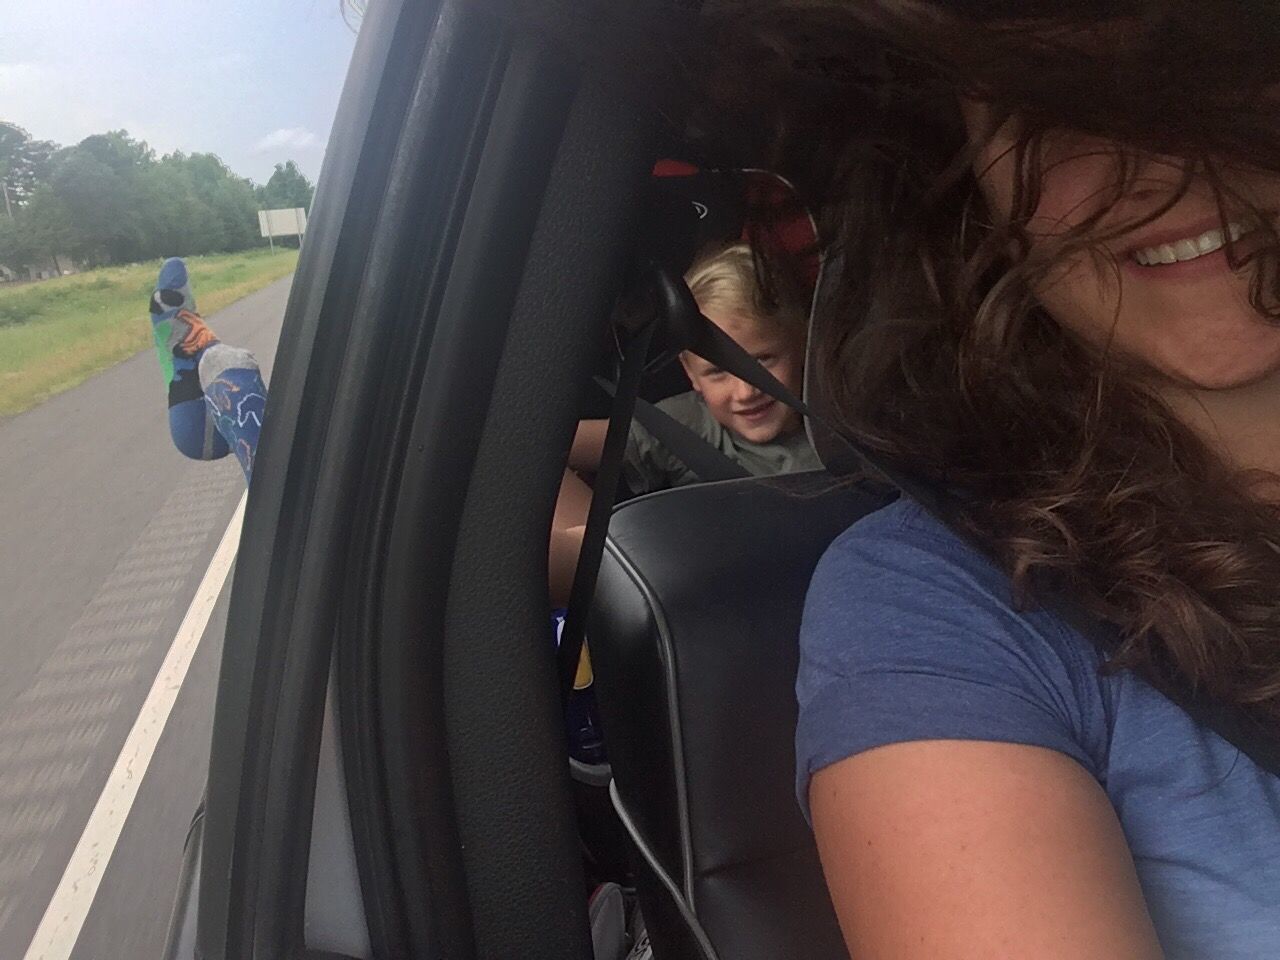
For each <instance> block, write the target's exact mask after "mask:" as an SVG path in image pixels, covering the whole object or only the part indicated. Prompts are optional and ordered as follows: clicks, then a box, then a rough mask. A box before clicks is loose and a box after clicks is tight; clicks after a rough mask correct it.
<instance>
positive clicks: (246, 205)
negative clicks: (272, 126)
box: [0, 121, 315, 272]
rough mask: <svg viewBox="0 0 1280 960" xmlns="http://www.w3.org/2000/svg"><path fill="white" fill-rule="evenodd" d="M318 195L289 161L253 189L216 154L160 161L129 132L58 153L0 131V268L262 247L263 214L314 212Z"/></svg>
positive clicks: (2, 127)
mask: <svg viewBox="0 0 1280 960" xmlns="http://www.w3.org/2000/svg"><path fill="white" fill-rule="evenodd" d="M314 193H315V188H314V187H313V186H312V184H311V182H310V181H308V180H307V178H306V177H305V176H304V175H303V174H302V171H300V170H299V169H298V165H297V164H296V163H294V161H292V160H289V161H288V162H286V163H281V164H276V168H275V172H274V173H273V174H272V175H271V178H270V179H269V180H268V181H267V182H266V184H265V185H256V184H254V183H253V182H252V181H250V180H247V179H245V178H244V177H238V176H236V175H235V174H234V173H232V172H231V171H230V170H229V169H227V166H226V164H224V163H223V162H222V161H221V160H220V159H219V158H218V157H217V156H216V155H214V154H212V153H182V152H174V153H170V154H166V155H164V156H157V155H156V152H155V151H154V150H152V149H151V148H150V147H149V146H147V144H146V143H144V142H142V141H139V140H135V139H133V138H132V137H130V136H129V134H128V133H127V132H126V131H124V130H113V131H110V132H108V133H101V134H95V135H94V136H91V137H88V138H86V139H84V140H82V141H81V142H80V143H78V144H76V145H75V146H72V147H60V146H58V145H56V144H54V143H51V142H50V141H48V140H37V139H35V138H33V137H32V136H31V135H30V134H29V133H28V132H27V131H26V130H24V129H22V128H21V127H19V126H17V125H16V124H11V123H6V122H3V121H0V265H2V266H5V267H8V268H9V269H10V270H12V271H17V272H21V271H22V270H24V269H25V268H28V267H32V266H35V265H38V264H51V265H52V266H53V267H54V269H55V270H57V271H59V272H61V271H62V270H65V269H69V268H70V267H71V266H72V265H76V266H84V267H94V266H103V265H107V264H115V263H132V262H136V261H139V260H147V259H153V258H156V257H165V256H192V255H197V254H204V253H221V252H230V251H235V250H243V249H246V248H248V247H253V246H265V245H266V243H267V241H266V240H264V239H262V238H261V237H260V236H259V230H258V216H257V211H258V210H260V209H271V208H277V207H304V208H307V209H308V210H309V209H310V207H311V199H312V196H313V194H314ZM67 260H70V261H71V262H70V263H68V262H66V261H67Z"/></svg>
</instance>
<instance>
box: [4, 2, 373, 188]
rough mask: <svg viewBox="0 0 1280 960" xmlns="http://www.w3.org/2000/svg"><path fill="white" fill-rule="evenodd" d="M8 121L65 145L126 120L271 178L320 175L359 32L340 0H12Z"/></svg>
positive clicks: (152, 139) (159, 140)
mask: <svg viewBox="0 0 1280 960" xmlns="http://www.w3.org/2000/svg"><path fill="white" fill-rule="evenodd" d="M3 6H4V8H5V9H4V15H3V17H0V24H2V26H0V120H7V121H10V122H13V123H17V124H18V125H20V126H22V127H25V128H26V129H27V130H28V131H30V133H31V135H32V136H33V137H36V138H38V139H41V140H53V141H55V142H57V143H60V144H63V145H70V144H73V143H77V142H79V141H80V140H82V139H84V138H85V137H87V136H89V135H90V134H93V133H102V132H104V131H106V130H116V129H120V128H124V129H126V130H128V131H129V133H130V134H132V135H133V136H134V137H137V138H138V139H142V140H146V141H147V142H148V143H150V144H151V146H152V147H154V148H156V150H157V151H158V152H160V153H168V152H169V151H171V150H175V149H176V150H183V151H186V152H188V153H194V152H202V153H216V154H218V155H219V156H220V157H222V159H223V160H224V161H225V162H226V163H227V165H228V166H229V167H230V168H231V169H232V170H234V171H235V172H236V173H238V174H240V175H241V176H246V177H250V178H251V179H253V180H255V181H257V182H258V183H264V182H265V181H266V179H267V177H269V176H270V175H271V171H272V169H273V167H274V165H275V164H276V163H280V162H282V161H284V160H288V159H292V160H297V161H298V164H299V166H300V167H301V168H302V171H303V172H304V173H305V174H306V175H307V176H308V177H310V178H311V179H312V180H313V181H314V180H315V179H316V176H317V175H318V174H319V173H320V161H321V159H322V157H323V155H324V146H325V143H326V142H327V140H328V138H329V128H330V125H331V123H332V122H333V114H334V111H335V110H336V109H337V106H338V97H339V95H340V93H341V92H342V83H343V80H344V79H345V77H346V70H347V63H348V61H349V60H350V57H351V51H352V49H353V47H354V45H355V35H354V34H353V33H352V31H351V29H350V28H349V27H348V26H347V25H346V23H344V21H343V19H342V16H341V13H340V10H339V0H167V2H163V3H162V2H160V0H8V2H5V3H4V4H3Z"/></svg>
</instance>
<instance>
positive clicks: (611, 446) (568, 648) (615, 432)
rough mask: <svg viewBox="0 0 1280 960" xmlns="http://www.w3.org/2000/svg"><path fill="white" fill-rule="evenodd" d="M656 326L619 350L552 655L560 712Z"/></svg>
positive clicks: (573, 670)
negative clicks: (579, 544) (615, 381)
mask: <svg viewBox="0 0 1280 960" xmlns="http://www.w3.org/2000/svg"><path fill="white" fill-rule="evenodd" d="M655 325H656V323H655V322H650V323H648V324H646V325H645V326H643V327H641V328H640V329H639V330H638V331H637V332H635V333H633V334H631V335H630V336H629V337H628V338H627V341H626V343H625V345H624V349H623V354H622V366H621V369H620V371H619V375H618V386H617V389H616V390H615V391H614V393H613V404H612V406H611V407H610V410H609V425H608V427H607V428H606V429H605V435H604V447H603V448H602V450H601V452H600V467H599V469H598V470H597V471H596V478H595V482H594V483H593V484H592V494H591V506H590V507H589V508H588V510H587V526H586V530H585V531H584V532H583V535H582V549H581V551H580V552H579V553H578V567H577V569H576V570H575V571H574V574H573V586H572V587H571V588H570V590H569V606H568V607H567V608H566V610H565V616H564V629H563V630H562V631H561V633H560V649H559V651H558V653H557V659H556V663H557V669H558V672H559V676H560V692H561V696H562V699H563V702H564V704H565V706H566V707H567V706H568V702H569V694H570V693H571V692H572V691H573V680H574V677H575V676H576V675H577V672H578V659H579V657H581V655H582V643H583V637H584V635H585V632H586V618H587V612H588V610H589V608H590V606H591V598H592V596H593V595H594V594H595V592H596V578H597V577H598V576H599V574H600V562H601V560H602V559H603V558H604V544H605V538H606V536H607V535H608V533H609V516H610V514H612V513H613V502H614V499H615V498H616V497H617V493H618V481H619V480H620V479H621V478H622V464H623V461H624V460H625V459H626V455H627V437H628V434H629V432H630V430H631V416H632V413H633V412H634V410H635V402H636V398H637V397H638V396H639V393H640V379H641V377H642V376H643V374H644V364H645V359H646V356H647V354H648V353H649V344H650V343H651V342H652V341H653V331H654V327H655Z"/></svg>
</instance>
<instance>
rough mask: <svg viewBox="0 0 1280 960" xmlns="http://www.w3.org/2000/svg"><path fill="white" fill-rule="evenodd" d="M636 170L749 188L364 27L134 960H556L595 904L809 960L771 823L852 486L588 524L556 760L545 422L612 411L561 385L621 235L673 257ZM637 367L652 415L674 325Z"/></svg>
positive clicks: (808, 898) (573, 95)
mask: <svg viewBox="0 0 1280 960" xmlns="http://www.w3.org/2000/svg"><path fill="white" fill-rule="evenodd" d="M653 9H654V10H655V15H658V14H659V13H660V7H659V6H657V5H655V6H654V8H653ZM672 157H679V158H681V159H682V160H690V161H693V162H694V163H697V164H698V165H699V166H701V167H703V168H711V167H718V168H719V169H746V168H751V167H754V166H755V164H754V163H753V160H754V158H751V157H739V158H720V157H714V158H713V157H705V156H702V155H700V153H699V148H698V147H697V145H696V144H693V143H690V142H685V141H684V140H682V138H681V137H679V136H677V135H673V132H672V131H670V130H666V129H664V128H663V126H662V124H661V123H659V122H658V120H657V119H656V118H655V117H654V116H652V115H651V114H650V113H649V112H647V111H646V110H644V109H641V108H639V107H637V106H636V104H635V103H633V102H632V101H631V100H629V99H628V98H627V97H625V96H624V95H622V94H621V93H620V92H618V91H617V90H615V89H613V88H612V87H611V86H610V85H609V84H608V83H607V82H603V81H601V80H599V79H598V78H594V77H593V76H591V74H590V72H589V71H587V70H584V68H583V67H582V66H581V64H580V63H579V62H578V61H577V60H576V59H575V58H574V57H573V56H571V55H570V53H568V52H567V51H566V50H565V49H564V48H563V47H562V46H560V45H557V44H556V43H553V42H550V41H548V40H546V39H545V38H543V37H541V36H539V35H538V34H537V33H536V32H527V31H522V30H520V29H517V28H513V27H512V26H511V25H510V24H507V23H505V22H503V21H502V20H500V19H499V18H496V17H494V16H493V15H492V14H490V13H487V12H486V11H485V10H483V9H477V8H476V7H475V6H473V5H468V4H465V3H450V2H445V3H441V2H438V0H428V2H411V0H386V2H380V3H378V4H374V5H370V10H369V14H368V17H367V19H366V22H365V23H364V25H363V28H362V31H361V35H360V39H359V43H358V46H357V50H356V54H355V58H354V60H353V65H352V68H351V73H350V77H349V80H348V83H347V86H346V89H345V91H344V94H343V100H342V104H341V106H340V108H339V113H338V120H337V122H336V123H335V128H334V134H333V139H332V141H331V143H330V146H329V150H328V154H327V156H326V160H325V167H324V171H323V174H322V176H321V181H320V190H319V195H318V198H317V201H316V204H315V208H314V211H313V213H312V220H311V225H310V229H309V233H308V239H307V247H306V248H305V249H304V251H303V254H302V258H301V261H300V265H299V269H298V272H297V274H296V277H295V280H294V286H293V291H292V294H291V298H290V303H289V308H288V311H287V314H286V319H285V325H284V331H283V333H282V337H281V345H280V350H279V354H278V360H277V366H276V371H275V375H274V379H273V382H272V385H271V389H272V396H271V412H270V415H269V417H268V418H267V424H266V425H265V429H264V435H263V441H262V446H261V449H260V451H259V457H258V461H257V466H256V467H255V477H254V484H253V487H252V489H251V491H250V495H249V499H248V507H247V512H246V520H245V534H244V540H243V542H242V547H241V551H240V555H239V560H238V561H237V567H236V571H235V575H234V585H233V589H232V595H231V604H230V612H229V615H228V623H227V633H226V639H225V645H224V652H223V660H222V665H221V674H220V682H219V694H218V702H217V707H216V715H215V722H214V733H213V744H212V755H211V761H210V769H209V780H208V786H207V790H206V799H205V804H204V806H203V807H202V809H201V811H200V812H198V814H197V816H196V819H195V821H194V823H193V828H192V832H191V836H190V837H189V839H188V845H187V849H186V860H185V865H184V879H183V883H182V885H181V887H180V889H179V890H178V891H177V902H176V905H175V909H174V915H173V922H172V925H171V931H170V939H169V948H168V952H167V954H166V956H168V957H172V958H181V960H188V958H194V957H200V958H202V960H230V958H244V960H248V958H262V957H281V958H285V957H288V958H297V960H307V958H316V960H321V958H328V960H352V958H359V960H364V958H370V960H371V958H400V957H450V958H473V957H474V958H490V957H492V958H500V957H521V958H530V960H537V958H547V960H552V958H555V960H563V958H568V957H578V958H583V960H587V958H590V957H592V955H593V953H592V943H591V933H590V928H589V923H588V895H589V894H590V893H591V891H592V889H593V888H594V887H595V886H596V885H597V884H598V883H600V882H603V881H609V880H612V881H616V882H619V883H621V884H623V885H624V886H626V887H628V888H631V887H632V886H634V888H635V889H636V894H637V897H638V901H639V905H640V910H641V912H642V914H643V916H644V920H645V924H646V928H647V931H648V935H649V937H650V939H651V941H652V946H653V951H654V956H656V957H657V958H659V960H678V958H685V957H689V958H711V957H716V958H722V960H730V958H734V960H755V958H761V960H763V958H769V957H805V958H814V960H826V958H842V957H846V956H847V953H846V951H845V947H844V944H843V940H842V939H841V936H840V931H839V928H838V926H837V924H836V920H835V916H834V913H833V910H832V907H831V903H830V899H829V897H828V895H827V893H826V888H825V885H824V883H823V880H822V874H821V868H820V865H819V863H818V858H817V853H816V849H815V846H814V842H813V837H812V834H811V832H810V830H809V827H808V825H807V824H806V822H805V820H804V816H803V814H802V811H801V808H800V805H799V802H798V801H797V799H796V796H795V789H794V755H793V747H792V737H793V734H794V728H795V722H796V706H795V697H794V690H793V685H794V678H795V672H796V663H797V657H798V647H797V634H798V629H799V622H800V616H801V611H802V605H803V600H804V593H805V589H806V587H807V583H808V579H809V576H810V574H811V573H812V570H813V568H814V566H815V565H816V563H817V561H818V558H819V557H820V556H821V554H822V553H823V551H824V550H825V548H826V547H827V545H828V544H829V543H830V542H831V541H832V540H833V539H834V538H835V537H836V536H837V535H838V534H839V533H840V532H841V531H843V530H844V529H845V528H847V527H848V526H849V525H850V524H851V523H852V522H854V521H855V520H856V519H858V518H859V517H861V516H863V515H865V514H866V513H868V512H870V511H872V510H874V509H876V508H877V507H878V506H880V505H883V504H884V503H886V502H888V500H889V498H890V497H891V496H892V495H893V493H892V490H891V488H890V487H889V486H888V485H886V484H883V483H872V482H870V481H867V480H859V479H852V478H850V477H848V476H845V475H844V474H846V473H847V469H845V467H843V466H842V467H841V468H840V469H834V470H832V471H830V472H826V471H824V472H819V473H813V474H796V475H791V476H784V477H777V478H765V479H756V478H743V479H731V480H723V481H719V482H712V483H704V484H696V485H693V486H689V487H683V488H678V489H673V490H668V491H662V492H659V493H654V494H649V495H645V496H641V497H628V496H627V493H626V491H623V494H622V496H621V497H620V498H619V499H620V501H621V502H620V503H619V505H618V506H617V507H616V509H613V511H612V516H611V518H610V519H609V522H608V529H607V539H605V538H604V537H603V536H601V550H600V555H599V557H598V572H597V571H595V570H593V571H592V573H593V578H594V580H595V583H594V587H595V589H594V590H593V591H592V593H593V597H592V602H591V604H590V607H589V610H587V611H581V615H582V616H583V617H584V626H585V635H586V637H587V639H588V643H589V647H590V652H591V659H592V663H593V665H594V672H595V687H594V690H595V694H596V697H597V699H598V704H599V709H600V714H601V719H602V723H603V730H604V739H605V747H606V753H607V757H608V765H607V767H604V766H600V765H597V766H596V767H586V766H584V765H582V764H578V765H576V766H575V767H574V768H573V769H571V765H570V763H569V758H568V755H567V749H566V742H565V724H564V714H563V709H562V689H561V686H562V685H561V684H560V682H559V679H558V678H559V676H560V674H561V673H562V672H563V671H562V670H560V669H559V668H558V665H557V662H556V656H557V654H556V650H555V646H554V643H553V641H552V637H551V634H550V631H549V628H548V602H547V592H546V582H547V577H546V572H547V557H546V544H547V538H548V531H549V528H550V522H551V515H552V511H553V508H554V503H555V496H556V491H557V488H558V483H559V479H560V477H561V474H562V471H563V468H564V464H565V459H566V455H567V452H568V447H569V443H570V440H571V438H572V434H573V430H574V428H575V426H576V424H577V422H578V420H579V419H580V418H583V417H588V416H605V415H609V414H610V413H611V412H616V411H617V410H618V409H619V407H620V406H623V407H625V406H627V403H626V402H624V403H622V404H620V403H619V401H618V399H617V396H615V397H614V398H612V399H611V398H610V397H609V396H608V395H607V393H605V392H604V391H601V390H600V388H599V387H598V385H596V383H595V382H594V380H593V378H594V377H595V376H598V375H601V374H604V375H605V376H606V377H613V376H617V382H618V383H619V384H622V383H623V380H624V378H623V377H622V376H619V375H618V374H619V366H618V362H617V360H618V357H617V345H618V343H619V342H621V341H622V340H625V339H626V337H627V336H628V335H629V334H631V333H634V330H627V329H621V328H620V326H618V325H613V324H611V322H610V321H611V318H616V317H617V316H618V311H617V310H616V306H617V304H618V303H619V302H620V300H626V299H627V298H628V297H629V296H630V295H631V294H633V293H634V290H635V287H636V284H637V283H638V282H639V281H640V280H641V279H643V277H645V276H646V275H647V273H646V271H648V270H650V269H651V268H653V262H652V261H653V257H652V256H651V255H650V253H648V252H646V251H650V252H651V251H652V249H653V248H652V247H651V246H650V245H649V244H650V242H651V241H653V240H654V238H655V237H656V238H657V239H658V242H660V243H661V244H662V245H663V246H662V249H664V250H667V251H672V250H676V249H682V248H687V247H688V246H689V239H690V238H689V236H688V234H687V232H683V233H682V232H680V230H675V231H674V232H673V228H672V226H671V223H670V220H669V218H667V219H664V218H665V213H664V208H663V205H662V203H661V202H660V201H658V200H655V195H654V192H653V183H654V177H653V172H654V170H655V165H656V164H658V162H659V161H661V160H664V159H670V158H672ZM726 159H727V160H728V161H729V162H728V163H727V164H726V163H725V162H724V161H725V160H726ZM694 199H695V200H696V198H694ZM707 206H708V207H711V208H720V207H721V206H722V205H718V204H716V203H708V204H707ZM729 206H732V204H729ZM728 220H729V221H733V217H732V216H730V217H728ZM734 222H736V221H734ZM655 224H658V226H657V227H655V226H654V225H655ZM716 229H723V226H721V227H717V228H716ZM688 253H689V250H688V249H685V250H684V253H683V254H682V255H683V256H687V255H688ZM685 293H686V294H687V289H686V290H685ZM822 295H823V289H822V284H821V281H819V283H818V290H817V298H818V299H819V300H820V299H821V297H822ZM708 325H709V324H708ZM651 332H652V331H651ZM654 336H655V340H654V344H653V346H652V349H651V350H646V351H645V353H644V356H643V358H642V359H643V360H644V361H645V362H644V364H643V365H641V366H638V367H637V369H638V370H640V371H641V373H642V374H644V375H643V376H642V377H641V378H640V387H639V392H640V395H641V397H642V398H643V399H647V400H650V401H655V400H658V399H660V398H661V397H663V396H667V395H670V394H671V393H675V392H679V391H680V390H683V389H687V384H686V383H684V381H683V380H682V376H681V375H680V374H679V365H678V364H671V363H663V360H664V359H666V360H669V359H670V356H671V351H672V350H673V349H675V348H677V347H678V346H679V345H680V344H679V337H680V331H679V329H678V328H677V329H674V331H673V329H672V328H669V327H668V328H663V329H661V330H659V331H658V332H657V333H656V334H655V335H654ZM643 342H644V343H645V344H646V345H647V344H648V339H647V338H646V339H645V340H644V341H643ZM646 367H647V368H648V369H647V372H646V370H645V368H646ZM622 392H623V391H622V390H621V389H619V390H618V393H619V394H621V393H622ZM804 399H805V401H806V402H807V404H808V405H809V407H816V408H817V409H821V396H820V390H819V389H818V387H817V384H815V383H813V382H812V378H810V382H809V383H808V384H807V387H806V397H805V398H804ZM628 409H629V408H628ZM810 427H811V429H812V430H813V433H812V434H811V435H812V436H813V437H814V439H815V445H816V447H817V449H818V452H819V454H820V455H821V456H823V458H824V462H827V463H829V464H831V463H834V462H836V461H838V460H839V461H841V463H843V460H841V458H842V457H845V456H846V454H844V453H843V452H842V451H840V450H839V449H836V448H835V447H833V446H832V445H831V443H830V442H829V438H826V439H824V437H825V432H824V431H823V430H822V428H821V425H820V424H818V423H811V424H810ZM609 505H610V506H612V504H609ZM600 533H601V534H603V533H604V531H603V530H601V531H600ZM587 555H588V554H587V553H586V552H585V549H584V557H586V556H587ZM594 565H595V564H593V566H594ZM574 615H575V614H574V612H573V611H572V610H571V614H570V616H571V617H572V616H574Z"/></svg>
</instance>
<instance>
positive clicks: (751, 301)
mask: <svg viewBox="0 0 1280 960" xmlns="http://www.w3.org/2000/svg"><path fill="white" fill-rule="evenodd" d="M684 279H685V282H686V283H687V284H688V285H689V292H690V293H692V294H693V299H694V300H696V301H697V302H698V306H699V307H700V308H701V309H702V310H703V312H707V311H709V310H715V311H716V312H723V313H730V314H735V315H737V316H745V317H754V318H756V319H758V320H761V321H764V322H766V323H770V324H773V325H775V326H777V327H778V328H780V329H782V330H783V331H784V332H786V333H788V334H798V335H801V336H803V335H804V332H805V326H806V325H807V322H808V314H807V312H806V311H805V310H804V308H803V307H801V306H800V304H799V302H798V300H797V298H795V297H788V296H778V297H775V298H772V300H770V299H768V298H766V297H765V296H764V295H763V293H762V291H761V284H760V277H759V274H758V273H757V271H756V258H755V254H754V253H753V252H752V250H751V246H750V244H747V243H734V244H731V245H730V246H727V247H719V248H716V249H713V250H712V251H710V252H708V253H704V254H703V255H702V256H700V257H699V258H698V260H697V261H695V262H694V264H693V266H692V267H690V268H689V271H688V272H687V273H686V274H685V275H684Z"/></svg>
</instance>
